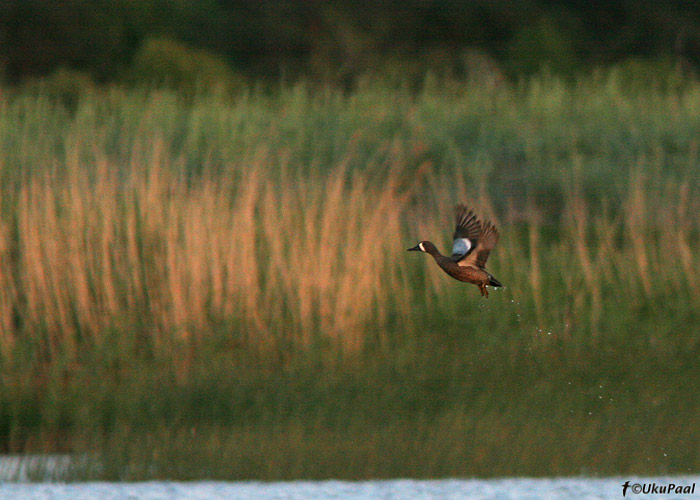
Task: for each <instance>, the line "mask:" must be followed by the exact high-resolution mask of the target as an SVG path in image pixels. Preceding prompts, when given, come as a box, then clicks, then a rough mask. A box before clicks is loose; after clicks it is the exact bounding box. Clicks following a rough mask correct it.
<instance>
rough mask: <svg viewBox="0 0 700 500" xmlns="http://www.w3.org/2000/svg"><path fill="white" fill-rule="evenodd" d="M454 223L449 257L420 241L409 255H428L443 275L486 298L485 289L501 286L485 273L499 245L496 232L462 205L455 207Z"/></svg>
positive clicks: (489, 223)
mask: <svg viewBox="0 0 700 500" xmlns="http://www.w3.org/2000/svg"><path fill="white" fill-rule="evenodd" d="M455 222H456V226H457V227H456V228H455V233H454V236H453V238H454V244H453V245H452V255H451V256H449V257H448V256H446V255H442V254H440V252H439V251H438V249H437V248H436V247H435V245H433V244H432V243H431V242H430V241H421V242H420V243H418V244H417V245H416V246H415V247H413V248H409V249H408V251H409V252H425V253H429V254H430V255H432V256H433V258H434V259H435V262H436V263H437V265H438V266H440V268H442V270H443V271H445V272H446V273H447V274H449V275H450V276H452V277H453V278H455V279H457V280H459V281H466V282H467V283H473V284H475V285H476V286H478V287H479V290H480V291H481V295H482V296H484V297H486V298H488V297H489V292H488V290H487V289H486V287H487V286H492V287H499V286H503V285H501V283H500V282H499V281H498V280H497V279H496V278H494V277H493V276H491V274H489V273H488V271H486V269H484V266H485V265H486V259H488V258H489V253H490V252H491V250H493V249H494V247H495V246H496V243H498V231H497V230H496V227H495V226H494V225H493V224H491V222H489V221H486V222H484V223H482V222H481V221H480V220H479V219H478V218H477V217H476V215H475V214H474V212H473V211H472V210H470V209H469V208H467V207H466V206H465V205H462V204H460V205H457V207H455Z"/></svg>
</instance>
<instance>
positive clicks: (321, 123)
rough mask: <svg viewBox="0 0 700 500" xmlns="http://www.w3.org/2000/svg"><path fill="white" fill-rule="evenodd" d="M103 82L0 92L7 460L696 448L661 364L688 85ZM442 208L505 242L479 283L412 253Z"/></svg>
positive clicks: (688, 225) (686, 280)
mask: <svg viewBox="0 0 700 500" xmlns="http://www.w3.org/2000/svg"><path fill="white" fill-rule="evenodd" d="M100 92H101V93H97V94H93V95H91V96H90V97H86V98H85V99H83V100H82V101H81V102H80V103H79V105H78V106H77V107H76V108H75V109H74V110H65V109H64V108H62V107H61V105H60V104H57V103H54V102H52V101H51V99H50V98H48V97H46V96H42V95H39V96H29V95H23V94H13V93H3V94H2V97H1V98H0V109H2V114H1V115H0V144H1V145H2V149H3V153H4V155H3V160H2V164H1V168H0V182H1V183H2V184H1V190H2V191H1V192H2V202H1V203H0V327H1V329H0V359H1V360H2V364H3V371H2V377H1V378H0V382H1V386H0V389H1V390H0V403H1V404H0V408H2V409H0V446H2V448H3V449H5V450H6V451H13V452H15V451H42V450H80V451H95V450H101V451H103V452H106V453H107V455H108V456H109V457H110V460H111V461H112V463H114V464H117V465H115V468H114V469H109V468H107V469H106V471H107V472H104V471H105V469H99V470H102V471H103V473H102V474H103V476H101V477H104V475H105V474H106V475H108V476H109V475H110V474H114V477H131V478H140V477H150V476H149V474H155V475H169V476H173V475H174V476H177V477H201V476H207V475H208V476H212V475H213V476H217V477H265V478H274V477H300V476H304V475H307V476H309V475H310V476H314V477H328V476H349V477H360V476H368V475H375V476H376V475H379V476H386V475H407V474H408V475H442V474H489V473H503V474H511V473H535V474H546V473H571V472H579V471H581V470H582V469H583V468H584V467H586V466H588V467H590V470H592V471H599V472H617V473H621V472H627V471H655V470H661V469H673V470H681V471H684V470H685V468H686V467H688V468H693V469H696V468H697V467H698V466H700V456H699V455H698V453H697V451H693V450H697V449H700V448H697V446H696V445H697V444H698V443H700V436H698V435H697V433H691V434H690V435H688V436H686V441H685V442H676V443H675V444H673V443H671V442H670V441H671V440H672V436H673V427H669V426H670V425H683V422H685V423H689V422H690V420H689V419H691V418H692V416H693V414H694V413H693V412H692V411H691V410H692V404H686V403H688V402H692V401H698V400H699V399H700V398H699V397H698V396H699V395H698V393H697V391H696V390H694V389H689V388H688V386H687V385H686V384H682V383H679V381H678V378H677V376H678V372H677V370H678V369H679V366H680V367H686V368H688V370H690V373H694V372H693V371H692V370H693V369H692V368H691V363H692V361H691V360H692V353H693V352H696V351H697V349H698V347H699V346H700V343H698V337H697V327H698V326H700V322H699V317H698V315H697V312H696V311H698V310H700V298H699V297H700V294H698V287H699V286H700V275H699V273H700V271H699V269H700V262H699V260H700V257H699V255H700V253H699V252H698V240H699V238H700V223H699V222H698V218H697V217H696V216H695V214H697V213H698V212H699V211H700V210H699V209H700V206H699V204H700V203H699V202H698V201H697V200H698V197H697V195H698V188H699V187H700V185H699V184H698V181H697V175H695V173H696V169H697V166H698V145H697V137H696V134H695V132H696V131H697V129H698V125H699V124H698V120H699V118H698V116H700V113H698V111H700V109H699V108H700V87H697V86H692V85H691V86H689V87H688V88H687V89H685V90H684V91H683V92H682V93H676V94H656V93H649V94H648V95H647V94H645V95H638V94H635V95H626V94H625V92H624V90H623V89H621V88H618V87H615V84H614V81H604V82H580V83H579V84H577V85H572V86H566V85H564V84H561V83H560V82H558V81H556V80H548V79H539V80H533V81H532V82H530V83H529V84H528V85H524V86H523V87H522V88H518V89H511V88H505V87H504V88H501V87H483V88H481V87H476V88H442V89H439V91H438V90H434V91H431V90H426V91H425V92H424V93H423V94H421V95H418V96H413V95H410V94H407V93H406V94H403V93H401V92H399V93H392V92H389V91H387V90H384V89H382V88H370V89H364V90H359V91H357V92H355V93H353V94H350V95H342V94H339V93H336V92H334V91H330V90H329V91H323V92H321V93H320V94H318V95H313V92H312V91H311V90H310V89H306V88H304V87H296V88H292V89H280V90H279V91H278V92H277V93H275V94H274V95H273V96H266V95H263V94H258V93H255V92H251V93H249V94H247V95H242V96H240V97H238V98H236V99H235V100H233V101H227V100H223V98H222V97H221V96H214V97H206V96H201V97H199V98H196V99H195V100H194V101H192V100H191V99H188V100H186V101H184V100H183V101H180V100H179V98H178V97H177V96H176V95H174V94H169V93H143V94H139V93H135V92H134V93H122V92H121V91H119V90H115V89H112V90H101V91H100ZM458 201H463V202H466V203H468V204H470V205H472V206H474V207H475V208H476V209H477V210H478V212H479V213H480V214H484V215H485V216H487V217H489V218H490V219H492V220H493V221H494V222H496V223H497V225H498V227H499V230H500V232H501V239H500V242H499V245H498V247H497V249H496V250H495V252H493V253H492V256H491V258H490V260H489V266H490V270H491V272H492V273H493V274H494V275H495V276H497V277H498V278H499V280H500V281H502V282H503V283H504V284H505V289H504V290H502V291H498V292H496V293H493V294H492V295H491V297H490V298H489V299H488V301H485V300H484V299H482V298H481V297H480V296H479V294H478V290H477V289H476V288H475V287H472V286H470V285H465V284H462V283H458V282H455V281H452V280H450V279H449V278H448V277H447V276H445V275H444V274H442V272H441V271H440V270H439V269H438V268H437V266H435V265H434V263H433V262H431V261H430V259H429V258H427V257H426V256H424V255H415V254H406V252H405V249H406V248H407V247H408V246H413V245H415V243H416V242H417V241H420V240H422V239H430V240H432V241H434V242H435V243H436V244H437V245H438V247H439V248H441V249H444V250H445V251H446V250H447V249H448V248H449V243H450V242H449V238H450V236H451V232H452V207H453V205H454V204H455V203H456V202H458ZM545 364H546V365H550V366H551V369H546V368H544V366H545ZM650 384H656V386H655V388H654V389H652V390H649V389H648V387H649V385H650ZM603 387H605V390H601V389H603ZM515 388H520V390H519V391H514V389H515ZM606 391H607V392H606ZM630 391H631V392H630ZM604 392H606V395H605V398H606V400H605V403H606V404H603V403H602V402H601V401H602V400H601V401H598V399H599V398H597V396H600V397H601V398H602V397H603V396H602V394H603V393H604ZM634 394H637V395H638V396H639V398H635V397H634ZM654 398H662V399H661V400H660V401H661V402H656V403H654V401H656V400H655V399H654ZM608 399H609V401H607V400H608ZM615 400H618V401H621V402H624V404H622V403H621V404H617V403H614V401H615ZM683 402H685V403H683ZM650 404H651V405H652V407H655V408H657V410H658V412H657V414H658V415H659V418H657V419H654V421H653V422H651V423H648V422H645V421H644V420H643V418H642V414H643V411H644V410H645V408H648V405H650ZM676 404H678V405H680V408H679V409H678V414H677V415H676V416H675V417H673V418H672V419H671V417H670V415H671V414H672V408H673V407H674V405H676ZM373 405H376V407H373ZM601 405H602V406H601ZM654 405H656V406H654ZM546 411H549V412H550V413H549V416H547V414H546ZM570 412H572V413H574V415H575V418H573V419H569V418H568V417H569V413H570ZM664 415H666V416H667V417H668V418H664ZM669 419H670V420H669ZM518 422H521V423H518ZM552 426H554V429H552ZM348 429H349V430H348ZM547 429H550V430H553V437H552V436H550V437H549V438H547V437H546V432H547ZM640 429H647V430H648V431H649V432H651V433H652V434H653V435H654V436H657V437H658V439H659V440H661V441H664V442H665V443H666V446H668V447H672V446H676V448H675V450H674V452H673V453H672V456H673V457H676V460H677V461H676V462H669V460H671V459H666V458H662V457H667V456H668V453H666V454H665V455H662V454H661V453H660V452H658V450H653V447H652V448H650V447H649V446H647V444H644V443H640V442H637V443H636V444H635V443H634V442H633V443H628V442H626V440H627V439H628V438H630V437H635V436H637V435H638V434H637V433H639V432H642V430H640ZM373 430H374V431H377V432H379V434H377V438H376V439H375V440H374V441H367V438H366V435H367V433H368V432H372V431H373ZM182 432H185V433H187V432H191V433H192V435H193V436H197V437H196V438H195V444H194V445H192V447H188V446H186V447H183V446H182V441H183V439H184V438H183V437H182V434H181V433H182ZM415 432H420V433H423V434H420V435H415V434H414V433H415ZM226 434H230V435H232V436H237V437H236V438H230V437H229V438H225V437H223V436H224V435H226ZM453 434H454V435H459V436H464V437H465V439H466V438H467V437H468V441H463V442H455V441H454V440H453V439H452V438H451V437H450V436H452V435H453ZM168 436H170V437H168ZM363 436H364V437H363ZM336 438H337V439H338V440H339V441H338V442H337V443H336V444H330V443H329V441H332V440H333V439H336ZM566 439H571V442H570V443H564V441H563V440H566ZM605 439H611V440H613V441H614V442H615V443H616V446H618V447H619V449H618V450H617V451H616V452H615V453H608V455H604V454H603V455H600V454H601V453H603V452H602V448H601V447H602V446H603V444H602V443H603V441H604V440H605ZM403 441H405V444H404V446H400V447H399V448H397V450H399V451H400V453H399V452H398V451H397V453H396V454H393V455H392V454H391V453H388V452H387V451H386V450H387V449H391V447H392V446H398V443H401V442H403ZM134 442H143V443H150V444H147V445H145V446H143V447H140V446H138V445H133V446H132V445H129V444H128V443H132V444H133V443H134ZM506 442H510V443H511V444H512V445H513V450H514V451H513V452H512V453H510V452H508V453H505V454H504V451H503V450H504V448H503V447H504V446H505V444H506ZM178 443H179V444H178ZM324 443H325V444H324ZM353 443H354V444H353ZM431 443H432V444H431ZM431 446H432V447H431ZM387 447H388V448H387ZM239 448H240V449H239ZM324 449H325V450H326V451H325V452H323V450H324ZM536 449H538V450H541V449H544V450H546V451H545V452H544V453H540V452H535V451H534V450H536ZM217 450H224V451H225V453H223V455H222V456H224V457H228V458H226V462H220V461H217V459H215V458H214V457H215V456H218V451H217ZM235 450H238V451H235ZM667 451H668V450H667ZM639 452H641V453H645V454H646V457H649V458H650V459H649V460H648V461H646V462H645V461H638V460H630V459H629V453H639ZM227 453H228V455H227ZM406 453H410V455H412V456H415V455H416V454H419V455H420V454H421V453H423V454H424V457H425V458H424V460H422V461H421V460H417V461H413V462H412V461H411V460H412V459H409V458H401V457H405V456H406ZM674 453H675V454H674ZM319 456H320V457H325V458H324V459H323V460H321V459H319V458H318V457H319ZM186 457H199V458H189V459H187V458H186ZM314 457H316V458H314ZM343 457H345V458H347V457H351V459H350V460H351V463H352V464H354V465H351V466H347V468H346V469H343V467H344V465H343V464H344V463H345V462H344V460H345V459H344V458H343ZM450 457H451V458H450ZM499 457H501V458H500V459H499ZM197 460H199V461H197ZM295 460H296V462H295ZM130 461H132V462H133V463H132V462H130ZM134 463H135V464H141V465H139V466H137V467H136V469H134V465H133V464H134ZM324 463H325V464H326V465H323V464H324ZM129 464H131V465H129ZM143 464H151V465H150V466H149V467H150V468H147V467H146V465H143ZM153 464H156V465H155V466H154V465H153ZM188 464H189V466H191V467H192V468H188ZM226 464H228V465H226ZM251 464H252V465H251ZM255 464H257V465H255ZM264 464H267V465H264ZM567 464H568V465H567ZM346 465H347V464H346ZM141 466H142V467H141ZM229 466H230V468H228V467H229ZM153 467H155V468H153ZM92 470H97V469H94V468H93V469H92ZM110 471H111V472H110ZM124 471H131V472H124ZM139 471H140V472H139ZM148 471H151V473H149V472H148ZM153 471H157V472H153ZM343 471H345V472H343ZM125 474H126V475H125ZM109 477H112V476H109Z"/></svg>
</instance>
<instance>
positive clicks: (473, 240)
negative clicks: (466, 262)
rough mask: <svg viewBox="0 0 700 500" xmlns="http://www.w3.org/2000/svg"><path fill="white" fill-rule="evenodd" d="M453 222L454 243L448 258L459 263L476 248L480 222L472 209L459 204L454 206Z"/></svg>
mask: <svg viewBox="0 0 700 500" xmlns="http://www.w3.org/2000/svg"><path fill="white" fill-rule="evenodd" d="M455 224H456V227H455V234H454V236H453V238H454V243H453V244H452V255H451V256H450V258H451V259H452V260H453V261H454V262H458V263H459V262H460V261H461V260H462V259H464V258H466V257H467V256H468V255H470V254H471V252H472V251H473V250H474V249H475V248H476V246H477V244H478V242H479V234H480V233H481V223H480V222H479V219H477V218H476V215H474V212H473V211H471V210H470V209H469V208H467V207H466V206H465V205H462V204H459V205H457V206H456V207H455ZM460 265H461V263H460Z"/></svg>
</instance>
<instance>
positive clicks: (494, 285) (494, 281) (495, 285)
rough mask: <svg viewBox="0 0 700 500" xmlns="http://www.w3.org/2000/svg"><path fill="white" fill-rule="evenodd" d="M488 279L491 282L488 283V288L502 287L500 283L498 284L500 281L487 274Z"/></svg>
mask: <svg viewBox="0 0 700 500" xmlns="http://www.w3.org/2000/svg"><path fill="white" fill-rule="evenodd" d="M489 279H490V280H491V281H489V285H490V286H492V287H494V288H495V287H499V286H501V287H502V286H503V285H501V282H500V281H498V280H497V279H496V278H494V277H493V276H491V275H490V274H489Z"/></svg>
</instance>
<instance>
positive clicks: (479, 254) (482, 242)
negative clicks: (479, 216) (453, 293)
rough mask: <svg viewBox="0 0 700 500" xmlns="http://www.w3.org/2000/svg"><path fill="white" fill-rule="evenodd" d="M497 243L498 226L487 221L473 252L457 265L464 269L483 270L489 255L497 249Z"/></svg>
mask: <svg viewBox="0 0 700 500" xmlns="http://www.w3.org/2000/svg"><path fill="white" fill-rule="evenodd" d="M496 243H498V230H497V229H496V226H494V225H493V224H491V223H490V222H488V221H487V222H486V223H484V225H483V227H482V228H481V231H480V232H479V236H478V238H477V242H476V245H475V246H474V248H473V249H472V251H471V252H469V253H468V254H467V255H466V256H465V257H464V258H462V259H461V260H459V261H458V262H457V263H458V264H459V265H460V266H464V267H468V266H471V267H478V268H480V269H483V268H484V266H485V265H486V260H487V259H488V258H489V253H491V250H493V249H494V248H495V247H496Z"/></svg>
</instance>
